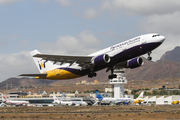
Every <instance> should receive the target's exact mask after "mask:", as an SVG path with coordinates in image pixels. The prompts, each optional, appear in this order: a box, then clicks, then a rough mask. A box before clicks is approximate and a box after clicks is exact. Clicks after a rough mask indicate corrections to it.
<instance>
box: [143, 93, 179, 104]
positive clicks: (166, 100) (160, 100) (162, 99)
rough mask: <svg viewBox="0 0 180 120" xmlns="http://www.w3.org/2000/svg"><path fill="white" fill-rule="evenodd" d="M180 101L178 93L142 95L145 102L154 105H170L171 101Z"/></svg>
mask: <svg viewBox="0 0 180 120" xmlns="http://www.w3.org/2000/svg"><path fill="white" fill-rule="evenodd" d="M176 100H178V101H180V95H171V96H144V102H143V103H145V104H146V103H147V104H156V105H167V104H168V105H170V104H171V103H172V102H173V101H176Z"/></svg>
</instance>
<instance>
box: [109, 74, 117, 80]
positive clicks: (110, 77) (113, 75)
mask: <svg viewBox="0 0 180 120" xmlns="http://www.w3.org/2000/svg"><path fill="white" fill-rule="evenodd" d="M116 77H117V75H116V74H112V75H109V76H108V78H109V79H113V78H116Z"/></svg>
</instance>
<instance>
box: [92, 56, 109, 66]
mask: <svg viewBox="0 0 180 120" xmlns="http://www.w3.org/2000/svg"><path fill="white" fill-rule="evenodd" d="M110 60H111V58H110V57H109V55H108V54H103V55H99V56H96V57H93V58H92V59H91V64H92V65H94V66H101V65H105V64H107V63H109V62H110Z"/></svg>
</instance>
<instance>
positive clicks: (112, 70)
mask: <svg viewBox="0 0 180 120" xmlns="http://www.w3.org/2000/svg"><path fill="white" fill-rule="evenodd" d="M108 69H109V68H108ZM110 70H111V75H109V76H108V78H109V79H113V78H116V77H117V75H116V74H113V73H114V66H111V67H110Z"/></svg>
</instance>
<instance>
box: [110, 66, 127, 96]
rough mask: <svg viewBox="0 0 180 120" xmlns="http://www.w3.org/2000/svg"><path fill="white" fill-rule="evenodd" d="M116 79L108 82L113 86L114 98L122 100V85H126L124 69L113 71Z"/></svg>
mask: <svg viewBox="0 0 180 120" xmlns="http://www.w3.org/2000/svg"><path fill="white" fill-rule="evenodd" d="M114 74H116V75H117V77H116V78H113V79H112V80H110V84H114V98H124V84H127V79H126V77H125V70H124V69H115V70H114Z"/></svg>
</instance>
